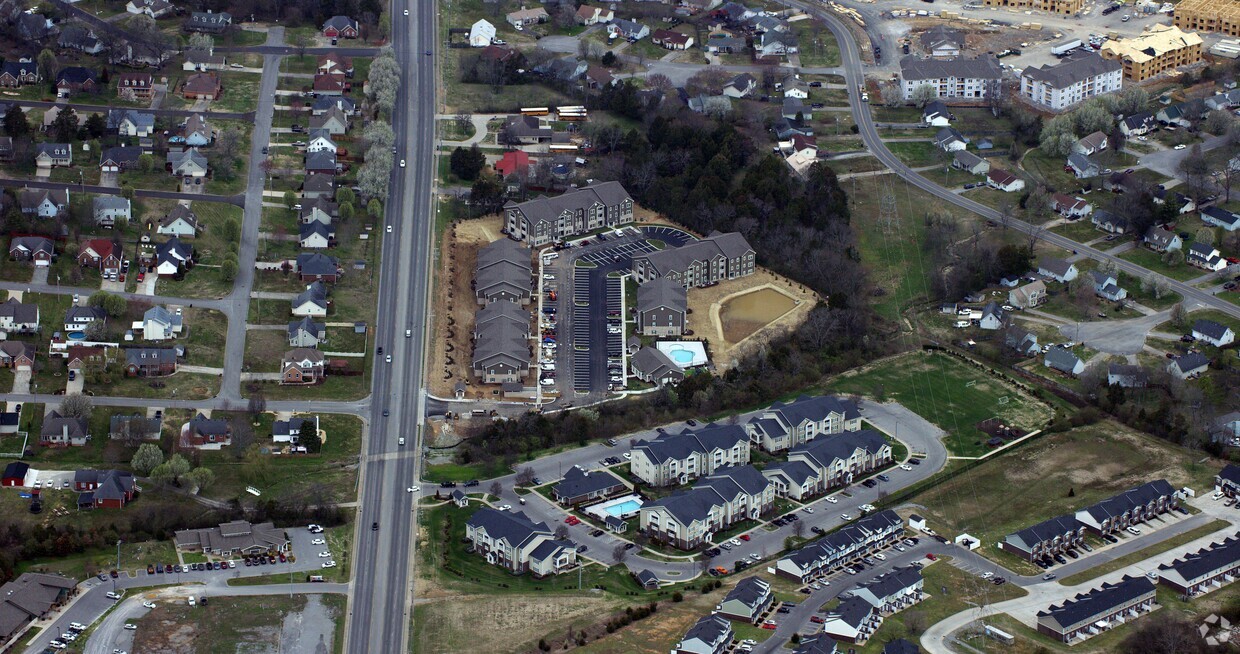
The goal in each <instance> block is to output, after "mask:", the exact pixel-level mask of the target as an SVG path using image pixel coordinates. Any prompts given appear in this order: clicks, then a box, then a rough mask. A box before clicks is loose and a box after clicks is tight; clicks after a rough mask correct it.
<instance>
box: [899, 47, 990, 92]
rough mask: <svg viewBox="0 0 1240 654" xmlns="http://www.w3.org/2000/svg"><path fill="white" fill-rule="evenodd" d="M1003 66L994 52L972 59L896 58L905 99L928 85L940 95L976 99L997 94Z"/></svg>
mask: <svg viewBox="0 0 1240 654" xmlns="http://www.w3.org/2000/svg"><path fill="white" fill-rule="evenodd" d="M1002 79H1003V68H1001V67H1000V66H999V60H998V59H996V58H995V56H994V55H982V56H980V57H977V58H975V59H966V58H964V57H959V58H956V59H917V58H915V57H905V58H904V59H901V60H900V89H901V92H902V93H903V95H904V99H905V100H912V99H913V91H914V90H915V89H917V87H919V86H923V85H926V84H929V85H930V86H932V87H934V89H935V92H936V95H937V96H938V97H940V98H959V99H976V100H980V99H983V98H986V97H989V96H990V95H991V94H993V93H999V86H1000V82H1001V81H1002Z"/></svg>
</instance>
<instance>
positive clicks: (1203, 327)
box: [1193, 319, 1236, 347]
mask: <svg viewBox="0 0 1240 654" xmlns="http://www.w3.org/2000/svg"><path fill="white" fill-rule="evenodd" d="M1193 338H1195V339H1197V340H1199V341H1205V342H1207V343H1209V344H1210V345H1213V346H1214V347H1223V346H1226V345H1231V344H1232V343H1234V342H1235V340H1236V333H1235V332H1234V331H1232V329H1231V327H1228V326H1226V325H1223V324H1220V323H1217V322H1215V321H1213V320H1205V319H1202V320H1197V321H1196V322H1194V323H1193Z"/></svg>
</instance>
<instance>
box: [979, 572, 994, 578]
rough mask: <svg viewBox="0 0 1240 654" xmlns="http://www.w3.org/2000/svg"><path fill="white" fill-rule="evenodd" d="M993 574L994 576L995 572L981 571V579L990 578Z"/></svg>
mask: <svg viewBox="0 0 1240 654" xmlns="http://www.w3.org/2000/svg"><path fill="white" fill-rule="evenodd" d="M993 576H995V573H993V572H983V573H982V579H990V578H991V577H993Z"/></svg>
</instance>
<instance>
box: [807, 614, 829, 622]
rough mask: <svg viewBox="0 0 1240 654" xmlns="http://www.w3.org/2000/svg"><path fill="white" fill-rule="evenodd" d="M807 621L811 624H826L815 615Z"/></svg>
mask: <svg viewBox="0 0 1240 654" xmlns="http://www.w3.org/2000/svg"><path fill="white" fill-rule="evenodd" d="M809 621H810V622H813V623H815V624H826V622H827V621H826V620H824V619H823V618H822V616H820V615H816V616H814V617H812V618H810V619H809Z"/></svg>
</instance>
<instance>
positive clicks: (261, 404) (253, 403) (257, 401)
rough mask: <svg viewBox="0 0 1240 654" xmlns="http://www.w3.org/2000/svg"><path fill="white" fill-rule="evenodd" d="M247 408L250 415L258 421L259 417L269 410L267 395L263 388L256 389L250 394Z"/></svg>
mask: <svg viewBox="0 0 1240 654" xmlns="http://www.w3.org/2000/svg"><path fill="white" fill-rule="evenodd" d="M246 409H247V410H248V411H249V412H250V417H251V418H253V419H254V420H256V421H257V420H258V417H259V416H261V415H262V414H263V412H265V411H266V410H267V396H265V395H263V392H262V391H261V390H256V391H254V392H253V393H251V394H250V399H249V402H248V403H247V404H246Z"/></svg>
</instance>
